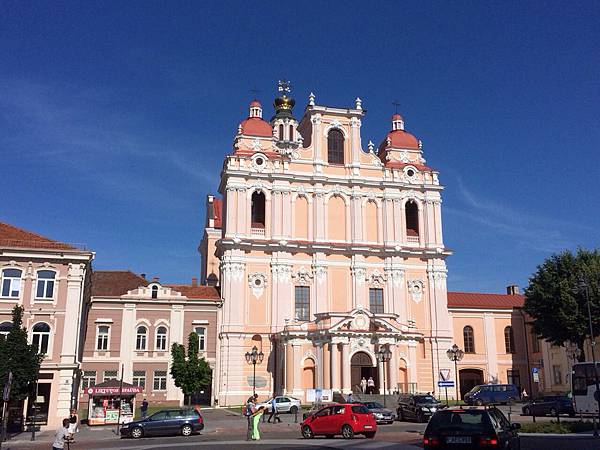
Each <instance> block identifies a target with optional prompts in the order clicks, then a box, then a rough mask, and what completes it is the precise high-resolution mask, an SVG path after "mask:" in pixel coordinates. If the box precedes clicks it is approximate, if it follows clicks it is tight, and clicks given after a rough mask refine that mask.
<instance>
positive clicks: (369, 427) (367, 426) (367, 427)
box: [365, 425, 373, 430]
mask: <svg viewBox="0 0 600 450" xmlns="http://www.w3.org/2000/svg"><path fill="white" fill-rule="evenodd" d="M371 428H373V427H372V426H371V425H365V429H366V430H369V429H371Z"/></svg>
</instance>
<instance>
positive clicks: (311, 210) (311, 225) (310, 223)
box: [308, 196, 315, 242]
mask: <svg viewBox="0 0 600 450" xmlns="http://www.w3.org/2000/svg"><path fill="white" fill-rule="evenodd" d="M313 216H314V202H313V197H312V196H309V197H308V241H309V242H311V241H312V240H313V239H314V235H315V228H314V227H315V225H314V220H313Z"/></svg>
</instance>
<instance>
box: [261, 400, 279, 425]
mask: <svg viewBox="0 0 600 450" xmlns="http://www.w3.org/2000/svg"><path fill="white" fill-rule="evenodd" d="M277 412H278V411H277V402H276V401H275V397H273V399H272V400H271V415H270V416H269V419H268V420H267V422H269V423H271V419H273V423H275V422H276V421H278V422H279V423H281V418H280V417H279V414H278V413H277ZM263 417H264V416H263Z"/></svg>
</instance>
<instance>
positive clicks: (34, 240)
mask: <svg viewBox="0 0 600 450" xmlns="http://www.w3.org/2000/svg"><path fill="white" fill-rule="evenodd" d="M0 246H2V247H20V248H44V249H53V250H75V247H73V246H72V245H69V244H65V243H64V242H59V241H55V240H52V239H48V238H47V237H44V236H41V235H39V234H37V233H34V232H32V231H27V230H24V229H23V228H18V227H15V226H13V225H10V224H8V223H4V222H0Z"/></svg>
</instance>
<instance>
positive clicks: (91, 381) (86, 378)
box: [81, 370, 96, 389]
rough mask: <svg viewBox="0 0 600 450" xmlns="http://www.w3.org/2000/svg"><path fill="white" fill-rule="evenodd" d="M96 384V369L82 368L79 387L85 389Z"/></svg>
mask: <svg viewBox="0 0 600 450" xmlns="http://www.w3.org/2000/svg"><path fill="white" fill-rule="evenodd" d="M95 385H96V371H95V370H84V371H83V375H82V377H81V387H82V388H83V389H87V388H89V387H92V386H95Z"/></svg>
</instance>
